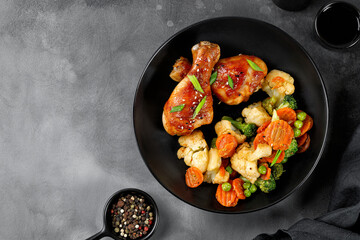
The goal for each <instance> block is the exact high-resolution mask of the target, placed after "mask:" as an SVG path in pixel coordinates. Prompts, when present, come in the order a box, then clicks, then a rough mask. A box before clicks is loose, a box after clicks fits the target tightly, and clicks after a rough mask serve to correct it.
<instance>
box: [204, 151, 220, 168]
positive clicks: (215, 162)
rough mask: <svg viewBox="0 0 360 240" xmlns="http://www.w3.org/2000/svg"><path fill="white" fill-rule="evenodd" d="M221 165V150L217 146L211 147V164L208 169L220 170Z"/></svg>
mask: <svg viewBox="0 0 360 240" xmlns="http://www.w3.org/2000/svg"><path fill="white" fill-rule="evenodd" d="M220 166H221V157H220V156H219V150H217V149H216V148H211V149H210V151H209V164H208V166H207V171H214V170H216V171H219V169H220Z"/></svg>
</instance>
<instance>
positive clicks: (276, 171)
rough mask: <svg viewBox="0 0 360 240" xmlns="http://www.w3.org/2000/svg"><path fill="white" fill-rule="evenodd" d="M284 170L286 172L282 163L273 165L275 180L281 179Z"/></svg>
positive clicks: (272, 171)
mask: <svg viewBox="0 0 360 240" xmlns="http://www.w3.org/2000/svg"><path fill="white" fill-rule="evenodd" d="M283 172H284V167H283V165H282V164H281V163H277V164H275V165H274V166H272V170H271V173H272V175H273V176H274V178H275V180H279V179H280V176H281V175H282V174H283Z"/></svg>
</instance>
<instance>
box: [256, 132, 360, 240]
mask: <svg viewBox="0 0 360 240" xmlns="http://www.w3.org/2000/svg"><path fill="white" fill-rule="evenodd" d="M359 214H360V125H359V126H358V127H357V129H356V131H355V133H354V135H353V137H352V139H351V141H350V144H349V146H348V148H347V150H346V151H345V153H344V154H343V157H342V159H341V162H340V166H339V172H338V174H337V177H336V180H335V185H334V188H333V193H332V195H331V198H330V204H329V208H328V213H326V214H325V215H323V216H321V217H319V218H317V219H314V220H312V219H302V220H300V221H299V222H297V223H295V224H294V225H293V226H291V227H290V228H289V229H288V230H278V231H277V232H276V233H275V234H261V235H259V236H257V237H256V238H255V240H278V239H279V240H285V239H293V240H297V239H302V240H303V239H330V240H353V239H354V240H355V239H356V240H360V215H359Z"/></svg>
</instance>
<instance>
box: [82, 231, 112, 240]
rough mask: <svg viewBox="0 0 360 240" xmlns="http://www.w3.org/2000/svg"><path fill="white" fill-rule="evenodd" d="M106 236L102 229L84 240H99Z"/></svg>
mask: <svg viewBox="0 0 360 240" xmlns="http://www.w3.org/2000/svg"><path fill="white" fill-rule="evenodd" d="M106 236H108V234H107V233H106V231H105V230H104V229H102V230H101V231H100V232H98V233H95V234H94V235H93V236H91V237H89V238H87V239H86V240H99V239H102V238H103V237H106Z"/></svg>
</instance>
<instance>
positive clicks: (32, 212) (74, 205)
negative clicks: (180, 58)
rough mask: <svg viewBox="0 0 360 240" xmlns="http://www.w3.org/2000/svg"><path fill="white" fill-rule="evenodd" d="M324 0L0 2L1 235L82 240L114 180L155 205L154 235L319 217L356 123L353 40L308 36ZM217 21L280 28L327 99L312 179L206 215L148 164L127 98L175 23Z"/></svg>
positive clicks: (230, 232) (193, 235) (248, 230)
mask: <svg viewBox="0 0 360 240" xmlns="http://www.w3.org/2000/svg"><path fill="white" fill-rule="evenodd" d="M326 2H328V1H324V0H318V1H317V0H313V1H312V3H311V4H310V6H309V7H308V8H307V9H305V10H303V11H300V12H295V13H292V12H286V11H283V10H281V9H279V8H277V7H276V6H275V5H274V4H273V3H272V1H269V0H251V1H245V0H224V1H215V0H196V1H165V0H151V1H140V0H138V1H130V0H126V1H125V0H117V1H115V0H84V1H73V0H62V1H61V0H58V1H51V0H30V1H29V0H18V1H10V0H9V1H6V0H2V1H0V116H1V117H0V191H1V193H0V203H1V205H0V216H1V217H0V239H4V240H7V239H9V240H12V239H52V240H56V239H74V240H75V239H84V238H86V237H88V236H90V235H92V234H94V233H95V232H97V231H98V230H100V229H101V227H102V211H103V205H104V204H105V201H106V199H107V198H108V197H109V196H110V195H111V194H112V193H113V192H115V191H117V190H119V189H121V188H125V187H136V188H140V189H143V190H145V191H147V192H148V193H150V194H151V195H152V196H153V197H154V198H155V200H156V201H157V203H158V205H159V209H160V212H161V223H160V226H159V228H158V230H157V232H156V233H155V235H154V238H153V239H208V240H210V239H251V238H253V237H254V236H256V235H257V234H259V233H262V232H275V231H276V230H277V229H279V228H288V227H289V226H291V225H292V224H293V223H295V222H296V221H297V220H299V219H301V218H305V217H306V218H314V217H316V216H319V215H320V214H322V213H324V212H326V209H327V204H328V201H329V197H330V193H331V185H332V181H333V179H334V177H335V175H336V167H337V163H338V161H339V159H340V156H341V153H342V151H344V149H345V147H346V145H347V141H348V139H349V136H350V135H351V133H352V131H353V129H354V127H355V125H356V124H357V123H358V122H359V119H360V107H359V100H358V93H359V91H360V77H359V75H360V73H359V72H360V70H359V63H360V59H359V56H360V46H359V44H358V45H357V46H355V47H353V48H351V49H350V50H343V51H335V50H328V49H325V48H323V47H322V46H320V45H319V44H318V42H317V41H316V39H315V38H314V36H313V33H312V24H313V19H314V17H315V15H316V12H317V10H318V9H319V8H320V7H321V6H322V5H323V4H325V3H326ZM348 2H352V3H353V4H355V5H356V6H357V7H359V8H360V3H359V2H358V1H357V0H349V1H348ZM219 16H244V17H252V18H256V19H260V20H263V21H266V22H269V23H271V24H274V25H275V26H278V27H279V28H281V29H283V30H284V31H286V32H287V33H289V34H290V35H291V36H292V37H294V38H295V39H297V40H298V41H299V42H300V44H302V46H303V47H304V48H305V49H306V50H307V51H308V52H309V54H310V55H311V57H312V58H313V59H314V61H315V62H316V64H317V66H318V67H319V70H320V72H321V74H322V76H323V78H324V80H325V85H326V87H327V90H328V95H329V102H330V110H331V126H330V133H329V141H328V147H327V148H326V150H325V154H324V156H323V158H322V159H321V161H320V163H319V165H318V166H317V168H316V170H315V172H314V173H313V175H312V177H311V178H310V179H309V180H308V181H307V182H306V184H305V185H303V186H302V187H301V188H300V190H298V191H297V192H296V193H294V194H293V195H292V196H290V197H289V198H287V199H286V200H284V201H283V202H281V203H279V204H276V205H275V206H273V207H271V208H268V209H265V210H262V211H259V212H256V213H249V214H243V215H230V216H229V215H221V214H213V213H208V212H205V211H202V210H199V209H196V208H194V207H191V206H189V205H187V204H185V203H183V202H182V201H180V200H178V199H177V198H175V197H174V196H173V195H171V194H170V193H169V192H167V191H166V190H165V189H164V188H163V187H161V185H160V184H159V183H158V182H157V181H156V180H155V179H154V177H153V176H152V175H151V174H150V172H149V171H148V170H147V168H146V166H145V164H144V162H143V161H142V159H141V156H140V154H139V151H138V150H137V146H136V141H135V137H134V133H133V126H132V103H133V96H134V93H135V89H136V86H137V83H138V80H139V77H140V74H141V72H142V71H143V69H144V67H145V65H146V63H147V61H148V60H149V59H150V57H151V56H152V54H153V53H154V52H155V50H156V49H157V48H158V47H159V46H160V45H161V44H162V43H163V42H164V41H165V40H166V39H167V38H169V37H170V36H171V35H173V34H174V33H176V32H177V31H179V30H181V29H183V28H184V27H186V26H188V25H190V24H192V23H195V22H197V21H199V20H203V19H208V18H213V17H219Z"/></svg>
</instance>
